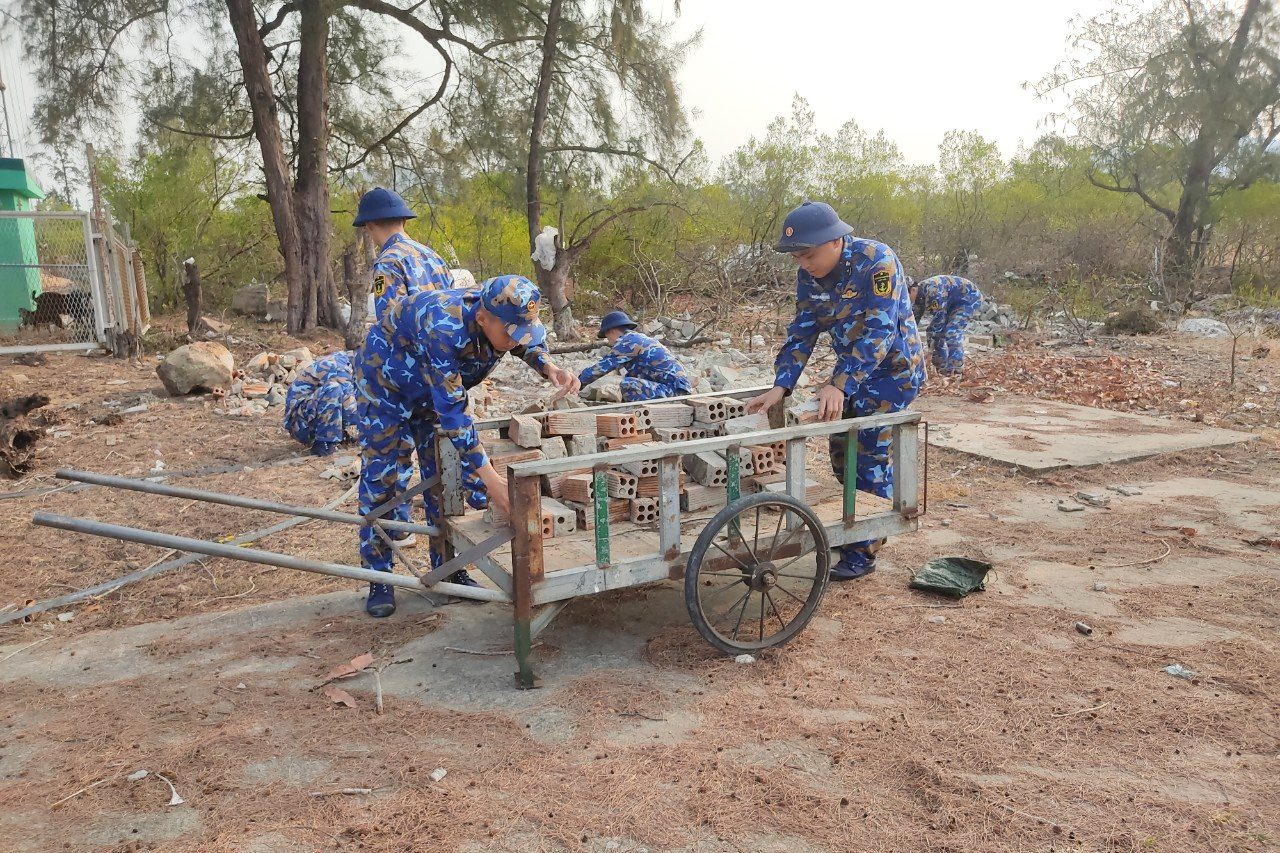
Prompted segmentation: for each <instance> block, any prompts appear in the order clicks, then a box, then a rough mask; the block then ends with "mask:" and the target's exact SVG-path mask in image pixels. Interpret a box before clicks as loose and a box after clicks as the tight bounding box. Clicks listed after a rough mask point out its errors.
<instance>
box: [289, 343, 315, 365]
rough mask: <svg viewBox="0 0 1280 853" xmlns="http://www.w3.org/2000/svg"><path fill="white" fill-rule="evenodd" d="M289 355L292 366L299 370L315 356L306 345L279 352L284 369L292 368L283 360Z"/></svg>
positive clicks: (313, 359)
mask: <svg viewBox="0 0 1280 853" xmlns="http://www.w3.org/2000/svg"><path fill="white" fill-rule="evenodd" d="M290 357H292V358H293V359H294V361H293V365H292V367H296V368H298V369H299V370H301V369H302V368H304V367H306V366H307V365H308V364H310V363H311V362H313V361H315V360H316V357H315V356H314V355H312V354H311V350H309V349H307V348H306V347H298V348H297V349H291V350H289V351H288V352H282V353H280V363H281V364H282V365H283V366H284V368H285V370H290V369H292V367H291V366H290V365H287V364H284V360H285V359H286V358H290Z"/></svg>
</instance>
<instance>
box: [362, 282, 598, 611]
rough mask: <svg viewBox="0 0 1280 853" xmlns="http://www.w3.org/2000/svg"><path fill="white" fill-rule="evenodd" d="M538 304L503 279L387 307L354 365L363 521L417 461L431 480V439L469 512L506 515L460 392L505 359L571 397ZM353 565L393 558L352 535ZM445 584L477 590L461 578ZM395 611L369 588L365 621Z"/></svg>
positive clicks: (527, 286) (380, 587)
mask: <svg viewBox="0 0 1280 853" xmlns="http://www.w3.org/2000/svg"><path fill="white" fill-rule="evenodd" d="M541 300H542V295H541V294H540V293H539V292H538V287H537V285H535V284H534V283H533V282H531V281H529V279H527V278H524V277H523V276H518V275H503V276H498V277H497V278H491V279H489V280H488V281H486V282H485V283H484V284H483V285H481V286H480V289H479V290H478V291H477V290H436V291H425V292H420V293H414V294H411V295H409V296H407V297H405V298H403V299H400V300H397V301H395V302H392V303H391V304H389V305H388V306H387V312H386V314H384V315H383V317H382V319H381V320H380V321H379V322H378V324H377V325H376V326H374V327H373V328H372V329H370V330H369V336H368V338H367V339H366V340H365V343H364V347H363V348H362V349H361V350H360V353H359V356H358V357H357V360H356V370H355V374H356V383H357V392H358V393H357V400H356V407H357V411H358V414H359V421H360V426H359V428H360V444H361V468H360V514H361V515H365V514H367V513H369V512H371V511H372V510H373V509H374V508H375V507H377V506H378V505H379V504H382V503H384V502H386V501H388V500H390V499H391V498H392V497H394V496H395V495H396V494H398V493H399V492H400V491H401V490H402V489H403V486H402V485H401V483H400V472H401V471H402V470H404V469H406V468H407V467H408V466H409V464H410V459H411V457H412V455H413V453H414V452H415V451H416V452H417V454H418V467H419V469H420V470H421V473H422V478H423V479H424V480H428V479H430V478H432V477H434V476H435V474H436V460H435V454H434V453H433V443H434V439H435V436H436V434H437V433H439V434H440V435H442V436H443V437H445V438H447V439H448V440H449V441H450V442H452V443H453V446H454V447H455V448H456V449H457V451H458V457H459V458H460V459H461V461H462V482H463V486H464V488H465V491H466V493H467V496H466V497H467V503H469V504H470V505H471V506H472V507H474V508H476V509H482V508H484V507H485V506H487V505H488V504H490V503H492V504H493V505H494V506H496V507H497V508H498V509H499V510H501V511H503V512H507V511H509V509H510V499H509V496H508V492H507V481H506V479H505V478H504V477H502V475H500V474H499V473H498V472H497V471H496V470H495V469H494V467H493V465H492V464H491V463H490V462H489V459H488V457H487V456H486V455H485V452H484V448H483V447H481V446H480V440H479V438H478V437H477V435H476V429H475V425H474V424H473V423H472V420H471V417H470V415H468V414H467V389H469V388H474V387H475V386H476V385H479V384H480V383H481V382H482V381H483V380H484V379H485V377H487V376H488V375H489V374H490V373H491V372H492V371H493V369H494V367H496V366H497V364H498V361H499V360H500V359H501V358H502V357H503V356H504V355H505V354H507V353H508V352H510V353H512V354H513V355H516V356H517V357H519V358H520V359H522V360H523V361H524V362H525V363H526V364H528V365H529V367H531V368H533V369H534V370H535V371H536V372H537V373H539V374H540V375H542V376H544V377H546V378H547V379H549V380H550V381H551V383H552V384H554V385H555V386H557V388H559V389H560V391H561V392H564V393H572V392H574V391H577V390H578V379H577V377H576V376H574V375H573V373H572V372H570V371H568V370H566V369H564V368H562V367H557V366H556V365H555V364H553V363H552V361H551V358H550V356H549V355H548V354H547V349H546V345H545V341H546V329H544V328H543V326H542V321H541V320H540V319H539V318H538V309H539V306H540V304H541ZM423 503H424V505H425V508H426V515H427V522H428V523H429V524H435V525H437V526H439V525H441V523H442V519H441V517H440V510H439V507H437V506H436V505H435V501H434V500H433V499H432V498H431V493H430V492H427V493H426V494H425V495H424V496H423ZM360 559H361V562H362V563H363V564H364V566H365V568H369V569H375V570H377V571H382V572H389V571H391V560H392V553H391V549H390V548H388V547H387V545H386V543H385V542H383V541H382V539H381V537H379V536H378V535H377V533H376V532H375V531H374V530H373V529H372V528H370V527H362V528H361V530H360ZM443 561H444V555H443V554H441V553H439V552H437V551H436V549H435V548H432V550H431V564H432V565H433V566H439V565H440V564H441V563H442V562H443ZM450 580H452V581H453V582H454V583H462V584H468V585H475V581H473V580H472V579H471V578H470V577H468V576H467V573H466V572H465V571H458V572H455V573H454V574H453V575H451V576H450ZM395 609H396V605H395V594H394V592H393V588H392V587H391V586H388V585H387V584H370V585H369V598H368V600H367V601H366V603H365V610H366V611H368V613H369V615H371V616H375V617H381V616H390V615H391V614H392V613H394V612H395Z"/></svg>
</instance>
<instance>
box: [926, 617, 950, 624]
mask: <svg viewBox="0 0 1280 853" xmlns="http://www.w3.org/2000/svg"><path fill="white" fill-rule="evenodd" d="M929 621H930V622H931V623H933V624H934V625H944V624H946V621H947V617H945V616H930V617H929Z"/></svg>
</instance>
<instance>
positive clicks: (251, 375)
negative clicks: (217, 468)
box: [213, 347, 315, 418]
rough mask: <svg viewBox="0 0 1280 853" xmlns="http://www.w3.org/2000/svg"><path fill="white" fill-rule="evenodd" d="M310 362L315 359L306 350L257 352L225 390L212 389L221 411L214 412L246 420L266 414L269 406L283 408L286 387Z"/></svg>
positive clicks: (234, 375)
mask: <svg viewBox="0 0 1280 853" xmlns="http://www.w3.org/2000/svg"><path fill="white" fill-rule="evenodd" d="M313 361H315V356H314V355H312V354H311V350H309V349H307V348H306V347H298V348H297V349H291V350H289V351H288V352H282V353H274V352H260V353H258V354H257V355H255V356H254V357H253V358H251V359H249V361H248V362H247V363H246V364H245V366H244V368H243V369H241V370H236V371H234V372H233V374H232V380H231V382H230V384H229V385H228V386H227V387H226V388H225V389H223V388H214V389H213V396H214V397H215V398H218V399H221V400H222V406H221V408H219V409H215V411H218V412H220V413H222V414H225V415H231V416H236V417H245V418H248V417H256V416H258V415H262V414H266V411H267V409H268V408H270V407H272V406H283V405H284V397H285V392H286V391H287V390H288V389H289V384H290V383H291V382H293V380H294V379H296V378H297V376H298V371H299V370H301V369H302V368H304V367H306V366H307V365H309V364H311V362H313Z"/></svg>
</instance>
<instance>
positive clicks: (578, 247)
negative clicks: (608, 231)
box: [563, 201, 677, 263]
mask: <svg viewBox="0 0 1280 853" xmlns="http://www.w3.org/2000/svg"><path fill="white" fill-rule="evenodd" d="M676 206H677V205H675V204H673V203H672V202H668V201H659V202H654V203H653V204H641V205H634V206H632V207H625V208H623V209H622V210H619V211H617V212H615V213H612V214H610V215H609V216H606V217H605V218H604V219H602V220H600V221H599V222H597V223H596V224H595V227H593V228H592V229H591V230H590V231H588V232H587V233H586V234H585V235H584V236H583V237H582V239H581V240H573V241H571V242H570V243H569V245H567V246H565V247H564V250H563V251H564V254H565V255H567V256H568V262H569V263H573V262H574V261H575V260H577V257H578V255H580V254H582V253H583V252H584V251H586V250H587V247H589V246H590V245H591V241H592V240H594V239H595V238H596V235H598V234H599V233H600V232H601V231H603V230H604V229H605V228H607V227H608V226H609V224H610V223H611V222H615V221H616V220H618V219H621V218H622V217H624V216H630V215H631V214H633V213H641V212H643V211H646V210H648V209H649V208H651V207H676ZM596 213H599V211H596ZM591 216H595V214H594V213H593V214H591ZM589 218H590V217H588V219H589ZM574 230H575V231H576V230H577V229H574Z"/></svg>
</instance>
